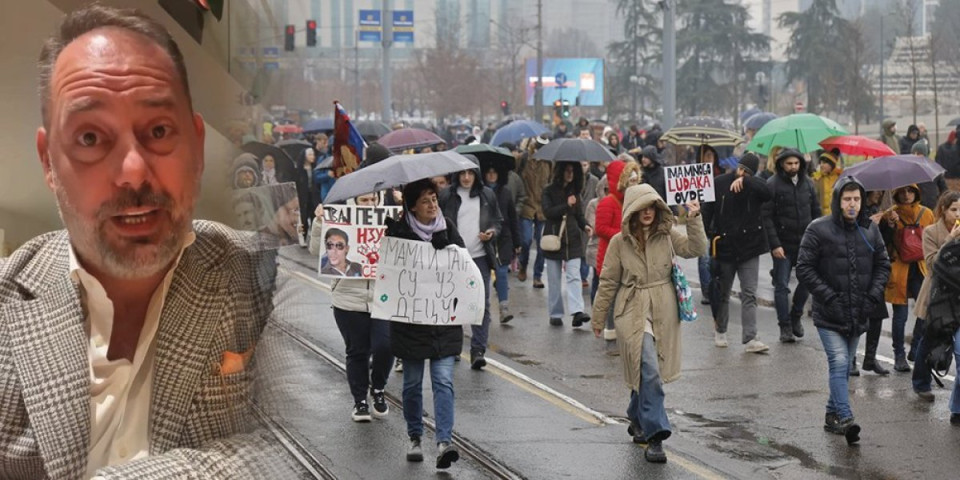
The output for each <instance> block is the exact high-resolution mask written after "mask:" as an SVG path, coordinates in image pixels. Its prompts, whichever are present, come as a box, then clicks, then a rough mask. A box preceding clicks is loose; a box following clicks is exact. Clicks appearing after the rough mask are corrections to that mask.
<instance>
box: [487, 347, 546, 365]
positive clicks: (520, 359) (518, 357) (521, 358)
mask: <svg viewBox="0 0 960 480" xmlns="http://www.w3.org/2000/svg"><path fill="white" fill-rule="evenodd" d="M491 350H493V351H495V352H497V353H499V354H500V355H503V356H504V357H507V358H509V359H510V360H513V361H514V362H517V363H519V364H521V365H527V366H536V365H543V362H539V361H537V360H534V359H532V358H526V355H524V354H522V353H517V352H511V351H509V350H502V349H499V348H498V349H494V348H491Z"/></svg>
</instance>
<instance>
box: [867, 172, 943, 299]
mask: <svg viewBox="0 0 960 480" xmlns="http://www.w3.org/2000/svg"><path fill="white" fill-rule="evenodd" d="M903 188H909V189H912V190H913V193H914V201H913V203H911V204H910V205H897V206H896V207H895V208H894V211H895V212H897V215H899V216H900V220H898V221H897V223H896V226H894V227H889V226H888V225H887V224H886V222H884V221H881V222H880V224H881V228H880V229H881V231H882V232H883V235H884V237H885V238H886V239H887V245H890V246H891V248H890V249H889V250H890V258H891V264H892V265H891V267H890V281H889V282H888V283H887V290H886V294H885V297H886V299H887V301H888V302H890V303H891V304H893V305H906V304H907V293H908V292H907V281H908V280H909V275H910V264H909V263H906V262H904V261H903V260H901V259H900V254H899V253H898V252H897V247H896V245H895V239H896V238H897V237H899V236H900V231H902V230H903V229H904V227H906V226H907V225H913V224H915V223H919V225H920V228H927V227H928V226H930V225H933V223H934V222H935V220H934V218H933V211H932V210H930V209H929V208H926V207H924V206H922V205H920V188H919V187H917V186H916V185H908V186H906V187H903ZM897 190H900V189H897ZM894 193H896V190H895V191H894ZM893 196H894V197H895V196H896V195H893ZM916 263H918V267H920V273H921V274H922V275H923V277H924V278H926V277H928V276H930V272H929V270H928V269H927V262H925V261H923V260H920V261H919V262H916Z"/></svg>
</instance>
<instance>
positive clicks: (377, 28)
mask: <svg viewBox="0 0 960 480" xmlns="http://www.w3.org/2000/svg"><path fill="white" fill-rule="evenodd" d="M359 20H360V27H359V29H358V31H357V41H360V42H379V41H381V40H383V33H382V29H383V22H382V18H381V15H380V10H360V16H359Z"/></svg>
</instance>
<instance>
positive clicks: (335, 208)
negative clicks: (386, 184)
mask: <svg viewBox="0 0 960 480" xmlns="http://www.w3.org/2000/svg"><path fill="white" fill-rule="evenodd" d="M402 211H403V207H399V206H391V207H361V206H357V205H324V206H323V225H322V229H321V232H322V234H323V252H322V253H321V254H320V265H319V268H318V271H319V272H320V277H327V278H342V277H353V278H365V279H374V278H376V276H377V263H378V260H379V258H380V240H381V239H382V238H383V235H384V234H385V233H386V231H387V227H386V221H387V218H394V219H396V218H399V217H400V212H402Z"/></svg>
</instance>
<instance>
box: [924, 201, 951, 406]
mask: <svg viewBox="0 0 960 480" xmlns="http://www.w3.org/2000/svg"><path fill="white" fill-rule="evenodd" d="M934 216H935V217H936V218H937V221H936V222H934V223H933V225H930V226H928V227H927V228H924V229H923V258H924V260H925V261H926V262H927V269H928V271H929V272H930V275H927V276H926V277H925V278H924V279H923V286H921V287H920V293H919V294H918V295H917V304H916V306H915V307H914V313H916V314H917V322H918V323H922V322H923V320H922V319H925V318H927V306H928V305H929V303H930V290H931V287H932V285H933V265H934V262H936V259H937V255H938V254H939V253H940V247H942V246H943V245H944V244H946V243H947V242H949V241H951V240H953V239H955V238H957V237H960V227H957V226H956V225H957V223H958V222H960V192H956V191H953V190H947V191H946V192H944V194H943V195H940V200H938V201H937V208H936V211H935V215H934ZM922 333H923V326H922V325H920V327H919V328H915V329H914V330H913V335H914V336H917V335H918V334H921V335H922ZM924 343H925V342H924V341H923V337H922V336H920V341H919V342H917V355H916V357H915V361H914V369H913V391H914V392H916V393H917V395H918V396H920V398H922V399H924V400H926V401H928V402H932V401H934V400H935V398H934V395H933V392H932V391H931V389H932V385H931V384H930V382H931V381H932V379H931V378H930V366H929V365H927V362H926V360H927V359H926V357H927V352H929V351H930V349H929V347H930V345H924ZM954 390H956V389H954Z"/></svg>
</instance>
